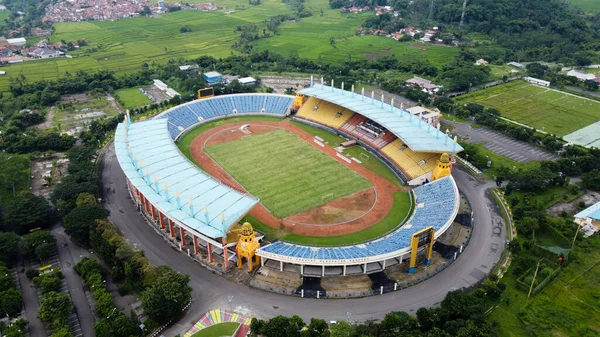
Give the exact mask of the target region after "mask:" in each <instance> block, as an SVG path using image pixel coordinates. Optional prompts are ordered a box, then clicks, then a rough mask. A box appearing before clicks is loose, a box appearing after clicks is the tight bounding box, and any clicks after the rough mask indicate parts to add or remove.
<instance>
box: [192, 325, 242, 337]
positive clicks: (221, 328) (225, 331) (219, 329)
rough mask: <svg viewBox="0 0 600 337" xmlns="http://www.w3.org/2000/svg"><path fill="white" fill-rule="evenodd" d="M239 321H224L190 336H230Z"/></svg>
mask: <svg viewBox="0 0 600 337" xmlns="http://www.w3.org/2000/svg"><path fill="white" fill-rule="evenodd" d="M238 326H240V323H236V322H224V323H219V324H215V325H211V326H209V327H206V328H204V329H202V330H200V331H198V332H196V333H195V334H193V335H192V337H222V336H231V335H233V333H234V332H235V330H237V328H238Z"/></svg>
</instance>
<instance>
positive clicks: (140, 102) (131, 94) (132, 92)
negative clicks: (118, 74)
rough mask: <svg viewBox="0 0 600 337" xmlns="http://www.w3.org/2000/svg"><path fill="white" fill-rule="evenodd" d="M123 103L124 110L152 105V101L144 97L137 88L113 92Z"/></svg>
mask: <svg viewBox="0 0 600 337" xmlns="http://www.w3.org/2000/svg"><path fill="white" fill-rule="evenodd" d="M115 93H116V94H117V95H119V98H121V101H123V103H124V106H123V107H124V108H125V109H133V108H137V107H140V106H144V105H147V104H152V100H151V99H150V98H148V96H146V95H144V94H143V93H142V92H141V91H140V89H139V88H126V89H119V90H117V91H116V92H115Z"/></svg>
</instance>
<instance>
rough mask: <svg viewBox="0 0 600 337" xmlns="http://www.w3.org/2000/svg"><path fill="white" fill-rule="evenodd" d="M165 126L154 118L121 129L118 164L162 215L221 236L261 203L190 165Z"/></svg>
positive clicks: (117, 135)
mask: <svg viewBox="0 0 600 337" xmlns="http://www.w3.org/2000/svg"><path fill="white" fill-rule="evenodd" d="M167 123H168V122H167V120H166V119H156V120H149V121H144V122H138V123H134V124H130V125H129V126H128V127H126V126H125V124H123V123H121V124H119V125H118V126H117V131H116V134H115V152H116V155H117V159H118V161H119V164H120V165H121V168H122V169H123V172H125V175H126V176H127V178H128V179H129V181H130V182H131V183H132V184H133V185H134V186H135V187H136V188H137V189H138V190H139V191H140V192H141V193H142V194H143V195H144V197H146V198H147V199H148V200H149V201H150V202H151V203H152V204H153V205H154V206H155V207H157V208H158V209H159V210H160V211H161V212H163V213H164V214H166V215H168V216H169V217H171V218H173V219H175V220H177V221H179V222H181V223H182V224H183V225H185V226H187V227H188V228H189V229H190V230H193V231H197V232H198V233H200V234H202V235H205V236H208V237H211V238H219V237H223V236H224V235H225V234H226V232H227V229H228V228H229V227H231V226H232V225H233V224H235V223H236V222H237V221H238V220H239V219H240V218H241V217H243V216H244V215H245V214H246V213H248V212H249V211H250V210H251V209H252V207H254V205H256V204H257V203H258V202H259V200H258V199H257V198H255V197H253V196H250V195H247V194H243V193H240V192H238V191H236V190H234V189H232V188H230V187H228V186H226V185H223V184H222V183H221V182H219V181H218V180H216V179H214V178H212V177H211V176H210V175H208V174H206V173H205V172H203V171H201V170H200V169H199V168H198V167H196V166H195V165H194V164H193V163H191V162H190V161H189V160H188V159H187V158H186V157H185V156H184V155H183V154H182V153H181V151H179V149H178V148H177V146H176V145H175V144H174V143H173V140H172V138H171V135H170V134H169V130H168V128H167ZM125 130H127V131H126V133H127V135H126V136H125ZM165 184H166V185H165ZM165 186H166V189H165ZM177 194H178V195H179V197H177ZM190 201H191V204H190ZM205 210H206V212H205Z"/></svg>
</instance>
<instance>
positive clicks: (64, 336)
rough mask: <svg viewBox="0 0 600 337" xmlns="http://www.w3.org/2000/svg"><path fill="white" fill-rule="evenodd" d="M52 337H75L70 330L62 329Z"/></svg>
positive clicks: (51, 336)
mask: <svg viewBox="0 0 600 337" xmlns="http://www.w3.org/2000/svg"><path fill="white" fill-rule="evenodd" d="M50 337H73V335H72V334H71V331H70V330H69V328H61V329H58V330H56V331H54V332H53V333H52V334H51V335H50Z"/></svg>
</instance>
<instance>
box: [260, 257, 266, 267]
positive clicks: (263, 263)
mask: <svg viewBox="0 0 600 337" xmlns="http://www.w3.org/2000/svg"><path fill="white" fill-rule="evenodd" d="M265 260H266V259H265V258H264V257H263V258H261V259H260V266H261V267H264V266H265Z"/></svg>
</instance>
